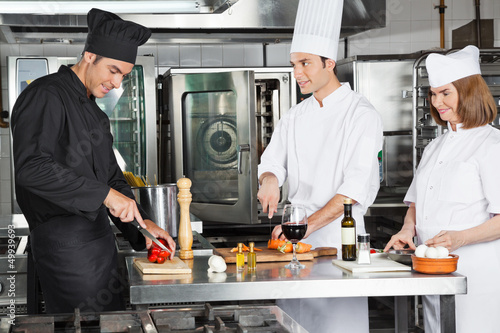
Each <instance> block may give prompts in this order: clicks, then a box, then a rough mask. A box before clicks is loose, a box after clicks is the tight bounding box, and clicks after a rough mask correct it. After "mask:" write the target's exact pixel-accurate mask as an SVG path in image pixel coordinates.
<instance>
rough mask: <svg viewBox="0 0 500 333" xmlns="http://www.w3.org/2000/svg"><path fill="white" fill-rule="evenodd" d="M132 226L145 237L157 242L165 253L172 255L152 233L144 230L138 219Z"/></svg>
mask: <svg viewBox="0 0 500 333" xmlns="http://www.w3.org/2000/svg"><path fill="white" fill-rule="evenodd" d="M130 223H132V225H133V226H134V227H136V228H137V230H139V231H140V232H141V233H142V234H143V235H144V236H146V237H148V238H149V239H151V240H152V241H153V242H155V244H156V245H158V246H159V247H160V248H161V249H162V250H163V251H167V252H168V253H172V251H170V250H169V249H167V247H166V246H165V245H163V244H162V243H161V242H160V241H159V240H158V239H157V238H156V237H155V236H153V235H151V233H150V232H149V231H148V230H147V229H144V228H143V227H142V226H141V225H140V224H139V222H137V220H136V219H134V220H133V221H132V222H130Z"/></svg>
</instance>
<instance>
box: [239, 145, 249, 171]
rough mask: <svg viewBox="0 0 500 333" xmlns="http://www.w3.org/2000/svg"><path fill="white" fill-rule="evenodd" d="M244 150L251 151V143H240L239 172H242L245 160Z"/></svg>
mask: <svg viewBox="0 0 500 333" xmlns="http://www.w3.org/2000/svg"><path fill="white" fill-rule="evenodd" d="M244 151H250V145H249V144H248V143H246V144H242V145H238V174H240V175H241V174H242V171H241V163H242V160H243V152H244Z"/></svg>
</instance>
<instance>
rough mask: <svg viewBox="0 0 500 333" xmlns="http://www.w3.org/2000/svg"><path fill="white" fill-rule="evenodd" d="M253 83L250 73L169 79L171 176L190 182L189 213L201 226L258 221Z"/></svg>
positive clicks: (174, 74) (227, 73)
mask: <svg viewBox="0 0 500 333" xmlns="http://www.w3.org/2000/svg"><path fill="white" fill-rule="evenodd" d="M254 80H255V78H254V73H253V72H252V71H231V72H221V73H213V72H206V73H198V74H194V73H193V74H180V73H177V74H176V73H175V71H172V75H171V76H169V77H168V81H169V82H168V93H169V99H170V101H169V105H170V110H169V111H170V121H171V136H172V138H174V140H173V150H172V165H173V168H174V170H173V174H174V177H175V178H176V179H179V178H181V177H184V176H186V177H188V178H191V180H192V182H193V185H192V187H191V193H192V194H193V201H192V202H191V205H190V211H191V213H193V214H194V215H196V216H197V217H198V218H200V219H201V220H203V221H226V222H230V221H231V222H234V223H255V222H256V221H257V216H256V215H257V198H256V196H255V195H254V194H255V193H256V191H257V183H256V182H255V181H254V180H255V179H256V177H257V155H256V154H257V153H256V145H255V142H254V140H252V139H251V138H254V137H255V121H254V118H255V91H254V84H253V83H254ZM193 178H194V179H193Z"/></svg>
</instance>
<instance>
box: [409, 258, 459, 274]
mask: <svg viewBox="0 0 500 333" xmlns="http://www.w3.org/2000/svg"><path fill="white" fill-rule="evenodd" d="M411 261H412V264H413V269H414V270H416V271H417V272H420V273H425V274H449V273H453V272H454V271H456V270H457V263H458V256H457V255H456V254H450V255H449V257H448V258H440V259H433V258H420V257H417V256H416V255H414V254H412V255H411Z"/></svg>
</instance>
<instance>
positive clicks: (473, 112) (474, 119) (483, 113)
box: [429, 74, 497, 128]
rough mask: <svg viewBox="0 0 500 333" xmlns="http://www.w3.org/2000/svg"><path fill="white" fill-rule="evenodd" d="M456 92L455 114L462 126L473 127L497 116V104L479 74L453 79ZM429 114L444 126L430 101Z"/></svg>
mask: <svg viewBox="0 0 500 333" xmlns="http://www.w3.org/2000/svg"><path fill="white" fill-rule="evenodd" d="M452 84H453V85H454V86H455V88H456V89H457V92H458V110H457V114H458V116H459V117H460V119H461V122H462V124H463V128H474V127H479V126H484V125H486V124H489V123H491V122H492V121H494V120H495V118H496V117H497V106H496V104H495V99H494V98H493V96H492V95H491V92H490V89H489V88H488V85H487V84H486V82H485V81H484V79H483V77H482V76H481V75H479V74H477V75H471V76H467V77H464V78H461V79H459V80H456V81H453V82H452ZM429 101H432V92H431V91H430V90H429ZM430 107H431V116H432V118H434V121H435V122H436V123H437V124H438V125H441V126H446V124H447V121H444V120H442V119H441V117H440V116H439V113H438V111H437V110H436V108H435V107H434V106H433V105H432V103H430Z"/></svg>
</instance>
